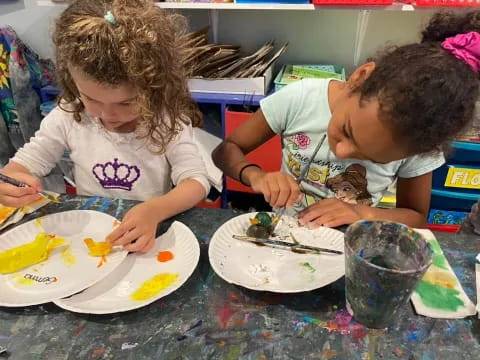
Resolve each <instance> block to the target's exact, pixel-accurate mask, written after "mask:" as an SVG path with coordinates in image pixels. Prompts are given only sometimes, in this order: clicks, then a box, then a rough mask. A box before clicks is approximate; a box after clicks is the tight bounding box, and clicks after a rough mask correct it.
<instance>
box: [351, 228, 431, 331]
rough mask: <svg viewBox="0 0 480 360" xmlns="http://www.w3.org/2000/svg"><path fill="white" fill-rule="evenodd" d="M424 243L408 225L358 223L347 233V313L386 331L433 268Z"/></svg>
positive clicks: (428, 247)
mask: <svg viewBox="0 0 480 360" xmlns="http://www.w3.org/2000/svg"><path fill="white" fill-rule="evenodd" d="M432 258H433V252H432V250H431V248H430V246H429V245H428V243H427V241H426V240H425V238H424V237H423V236H422V235H421V234H420V233H418V232H416V231H414V230H413V229H411V228H409V227H408V226H406V225H403V224H399V223H394V222H388V221H363V220H362V221H358V222H356V223H354V224H352V225H350V226H349V228H348V229H347V231H346V233H345V290H346V297H347V309H348V311H349V312H350V313H351V314H352V315H353V316H354V317H355V319H356V320H357V321H358V322H360V323H362V324H363V325H365V326H367V327H370V328H386V327H388V326H389V325H390V324H391V322H392V321H393V320H394V318H395V315H396V313H397V312H398V310H399V309H400V308H401V307H402V306H403V305H404V304H405V303H406V302H407V301H408V300H409V299H410V295H411V294H412V291H413V290H414V289H415V287H416V286H417V284H418V282H419V281H420V279H421V278H422V276H423V274H424V273H425V272H426V271H427V269H428V267H429V266H430V264H431V263H432Z"/></svg>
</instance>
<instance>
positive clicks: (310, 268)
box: [300, 262, 316, 273]
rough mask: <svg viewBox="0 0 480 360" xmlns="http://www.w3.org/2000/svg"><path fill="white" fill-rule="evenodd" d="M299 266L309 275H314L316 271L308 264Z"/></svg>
mask: <svg viewBox="0 0 480 360" xmlns="http://www.w3.org/2000/svg"><path fill="white" fill-rule="evenodd" d="M300 266H301V267H303V268H304V269H305V270H307V271H308V272H310V273H314V272H315V271H316V270H315V268H314V267H313V266H312V265H310V263H308V262H304V263H300Z"/></svg>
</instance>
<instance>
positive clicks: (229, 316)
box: [0, 196, 480, 360]
mask: <svg viewBox="0 0 480 360" xmlns="http://www.w3.org/2000/svg"><path fill="white" fill-rule="evenodd" d="M61 200H62V203H61V204H49V205H47V206H46V207H44V208H42V209H40V210H38V211H37V212H36V213H34V214H31V215H29V216H28V217H26V218H25V219H24V221H27V220H29V219H32V218H34V217H37V216H43V215H46V214H50V213H55V212H59V211H66V210H73V209H90V210H99V211H102V212H105V213H108V214H111V215H113V216H115V217H117V218H118V219H121V218H122V215H123V214H124V213H125V212H126V211H127V210H128V209H129V208H130V207H131V206H133V205H135V202H133V201H125V200H111V199H106V198H100V197H93V198H86V197H71V196H62V198H61ZM239 214H240V213H238V212H234V211H231V210H220V209H204V208H195V209H192V210H190V211H187V212H185V213H182V214H180V215H179V216H176V217H175V218H174V220H178V221H181V222H183V223H184V224H186V225H187V226H188V227H190V229H191V230H192V231H193V232H194V233H195V235H196V236H197V238H198V240H199V242H200V248H201V256H200V263H199V265H198V266H197V268H196V270H195V271H194V273H193V275H192V276H191V277H190V278H189V279H188V280H187V282H186V283H185V284H184V285H183V286H182V287H181V288H180V289H178V290H177V291H175V292H174V293H172V294H170V295H168V296H166V297H164V298H161V299H160V300H158V301H156V302H154V303H152V304H151V305H149V306H146V307H143V308H141V309H138V310H133V311H129V312H126V313H119V314H111V315H85V314H75V313H72V312H68V311H65V310H62V309H60V308H58V307H57V306H55V305H54V304H52V303H49V304H44V305H40V306H32V307H26V308H2V307H0V346H4V347H7V349H8V353H6V354H3V355H0V359H2V357H3V358H8V359H49V360H56V359H135V360H138V359H162V360H163V359H164V360H174V359H179V360H180V359H195V360H196V359H226V360H234V359H259V360H266V359H332V360H335V359H345V360H373V359H399V360H433V359H446V360H456V359H459V360H460V359H461V360H469V359H480V344H479V342H480V320H478V319H477V318H476V317H470V318H467V319H458V320H440V319H431V318H426V317H422V316H417V315H416V314H415V312H414V311H413V308H412V305H411V303H408V304H407V305H406V306H405V307H404V308H403V309H402V310H401V312H400V314H399V317H398V320H397V321H396V322H395V324H394V325H393V326H392V327H391V328H389V329H388V330H370V329H367V328H365V327H364V326H362V325H361V324H359V323H357V322H355V321H354V320H353V319H352V318H351V316H349V315H348V313H347V312H346V311H345V291H344V286H345V281H344V279H343V278H342V279H340V280H338V281H336V282H334V283H333V284H331V285H329V286H326V287H324V288H321V289H317V290H314V291H311V292H305V293H298V294H274V293H267V292H259V291H252V290H248V289H245V288H242V287H239V286H235V285H232V284H228V283H226V282H225V281H224V280H222V279H221V278H219V277H218V276H217V275H216V274H215V273H214V272H213V270H212V268H211V266H210V264H209V261H208V243H209V241H210V238H211V236H212V235H213V233H214V232H215V230H216V229H217V228H218V227H219V226H220V225H221V224H223V223H224V222H225V221H227V220H229V219H231V218H232V217H235V216H237V215H239ZM172 220H173V219H171V220H169V221H166V222H165V223H163V224H162V225H161V226H160V230H159V231H160V232H164V231H165V230H166V229H167V228H168V225H169V224H170V223H171V221H172ZM436 236H437V239H438V240H439V242H440V244H441V245H442V248H443V251H444V253H445V255H446V256H447V258H448V260H449V262H450V265H451V266H452V268H453V269H454V271H455V273H456V275H457V277H458V278H459V280H460V282H461V283H462V285H463V287H464V289H465V291H466V293H467V295H468V296H469V297H470V299H471V300H472V301H473V302H476V296H475V273H474V270H475V265H474V264H475V257H476V255H477V254H478V253H479V252H480V239H479V238H478V237H474V236H469V235H452V234H442V233H437V234H436Z"/></svg>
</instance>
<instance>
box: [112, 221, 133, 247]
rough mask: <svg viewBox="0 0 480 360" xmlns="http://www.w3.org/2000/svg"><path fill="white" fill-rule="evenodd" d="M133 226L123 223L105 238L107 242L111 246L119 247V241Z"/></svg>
mask: <svg viewBox="0 0 480 360" xmlns="http://www.w3.org/2000/svg"><path fill="white" fill-rule="evenodd" d="M132 228H133V224H131V223H130V222H129V221H128V220H127V221H123V222H122V223H121V224H120V225H119V226H118V227H117V228H116V229H115V230H113V231H112V232H111V233H110V235H108V236H107V241H108V242H109V243H110V244H112V245H121V244H120V243H119V240H120V239H121V238H122V237H123V236H124V235H125V234H126V233H127V232H128V231H130V230H132Z"/></svg>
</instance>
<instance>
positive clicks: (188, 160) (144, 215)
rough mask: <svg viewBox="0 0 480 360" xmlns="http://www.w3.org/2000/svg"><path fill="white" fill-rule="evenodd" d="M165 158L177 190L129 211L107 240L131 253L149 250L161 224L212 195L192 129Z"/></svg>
mask: <svg viewBox="0 0 480 360" xmlns="http://www.w3.org/2000/svg"><path fill="white" fill-rule="evenodd" d="M165 156H166V158H167V160H168V163H169V164H170V166H171V178H172V181H173V183H174V184H176V187H175V188H173V189H172V190H170V191H169V192H168V193H166V194H165V195H163V196H160V197H158V198H156V199H152V200H149V201H146V202H145V203H143V204H140V205H137V206H135V207H134V208H132V209H131V210H130V211H128V212H127V214H126V215H125V217H124V218H123V220H122V224H121V225H120V226H119V227H118V228H117V229H116V230H115V231H113V232H112V233H111V234H110V235H109V236H108V238H107V239H108V241H109V242H110V243H112V245H123V246H124V247H125V249H126V250H128V251H142V252H146V251H149V250H150V249H152V248H153V246H154V245H155V235H156V230H157V225H158V224H159V223H160V222H162V221H164V220H165V219H168V218H170V217H172V216H174V215H177V214H178V213H180V212H182V211H185V210H187V209H190V208H192V207H194V206H195V205H196V204H198V203H199V202H200V201H201V200H202V199H204V198H205V197H206V196H207V195H208V192H209V190H210V184H209V181H208V175H207V171H206V169H205V165H204V162H203V159H202V156H201V154H200V150H199V148H198V146H197V144H196V142H195V140H194V136H193V130H192V128H191V126H185V127H184V129H183V131H182V132H181V133H180V134H179V135H178V137H177V138H176V139H175V140H174V141H172V143H170V144H169V145H168V147H167V150H166V153H165ZM133 241H135V242H133Z"/></svg>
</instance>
